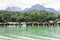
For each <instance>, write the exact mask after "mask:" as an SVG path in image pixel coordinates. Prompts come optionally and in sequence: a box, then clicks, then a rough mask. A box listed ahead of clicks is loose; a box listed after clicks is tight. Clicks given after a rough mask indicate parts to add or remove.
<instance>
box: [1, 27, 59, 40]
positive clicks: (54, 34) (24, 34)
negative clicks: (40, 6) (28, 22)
mask: <svg viewBox="0 0 60 40" xmlns="http://www.w3.org/2000/svg"><path fill="white" fill-rule="evenodd" d="M0 40H60V27H59V26H55V27H53V26H32V27H31V26H27V27H21V26H4V27H3V26H0Z"/></svg>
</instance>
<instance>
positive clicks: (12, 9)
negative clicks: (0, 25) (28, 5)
mask: <svg viewBox="0 0 60 40" xmlns="http://www.w3.org/2000/svg"><path fill="white" fill-rule="evenodd" d="M5 10H6V11H22V9H21V8H18V7H7V8H6V9H5Z"/></svg>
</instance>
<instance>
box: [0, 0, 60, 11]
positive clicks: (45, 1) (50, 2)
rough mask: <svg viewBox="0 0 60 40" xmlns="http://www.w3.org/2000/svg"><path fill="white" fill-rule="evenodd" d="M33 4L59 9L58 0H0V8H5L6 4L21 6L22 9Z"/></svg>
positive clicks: (59, 2)
mask: <svg viewBox="0 0 60 40" xmlns="http://www.w3.org/2000/svg"><path fill="white" fill-rule="evenodd" d="M35 4H41V5H44V6H45V7H51V8H54V9H56V10H57V9H59V8H60V6H59V5H58V4H60V0H0V9H5V8H6V7H8V6H11V7H21V8H22V9H24V8H27V7H31V6H32V5H35Z"/></svg>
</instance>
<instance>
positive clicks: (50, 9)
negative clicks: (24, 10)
mask: <svg viewBox="0 0 60 40" xmlns="http://www.w3.org/2000/svg"><path fill="white" fill-rule="evenodd" d="M45 10H46V11H49V12H52V13H58V11H57V10H55V9H53V8H46V9H45Z"/></svg>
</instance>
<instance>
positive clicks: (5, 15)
mask: <svg viewBox="0 0 60 40" xmlns="http://www.w3.org/2000/svg"><path fill="white" fill-rule="evenodd" d="M58 19H60V14H59V15H55V14H53V13H51V12H47V11H29V12H11V11H0V22H48V21H50V20H53V21H58Z"/></svg>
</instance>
